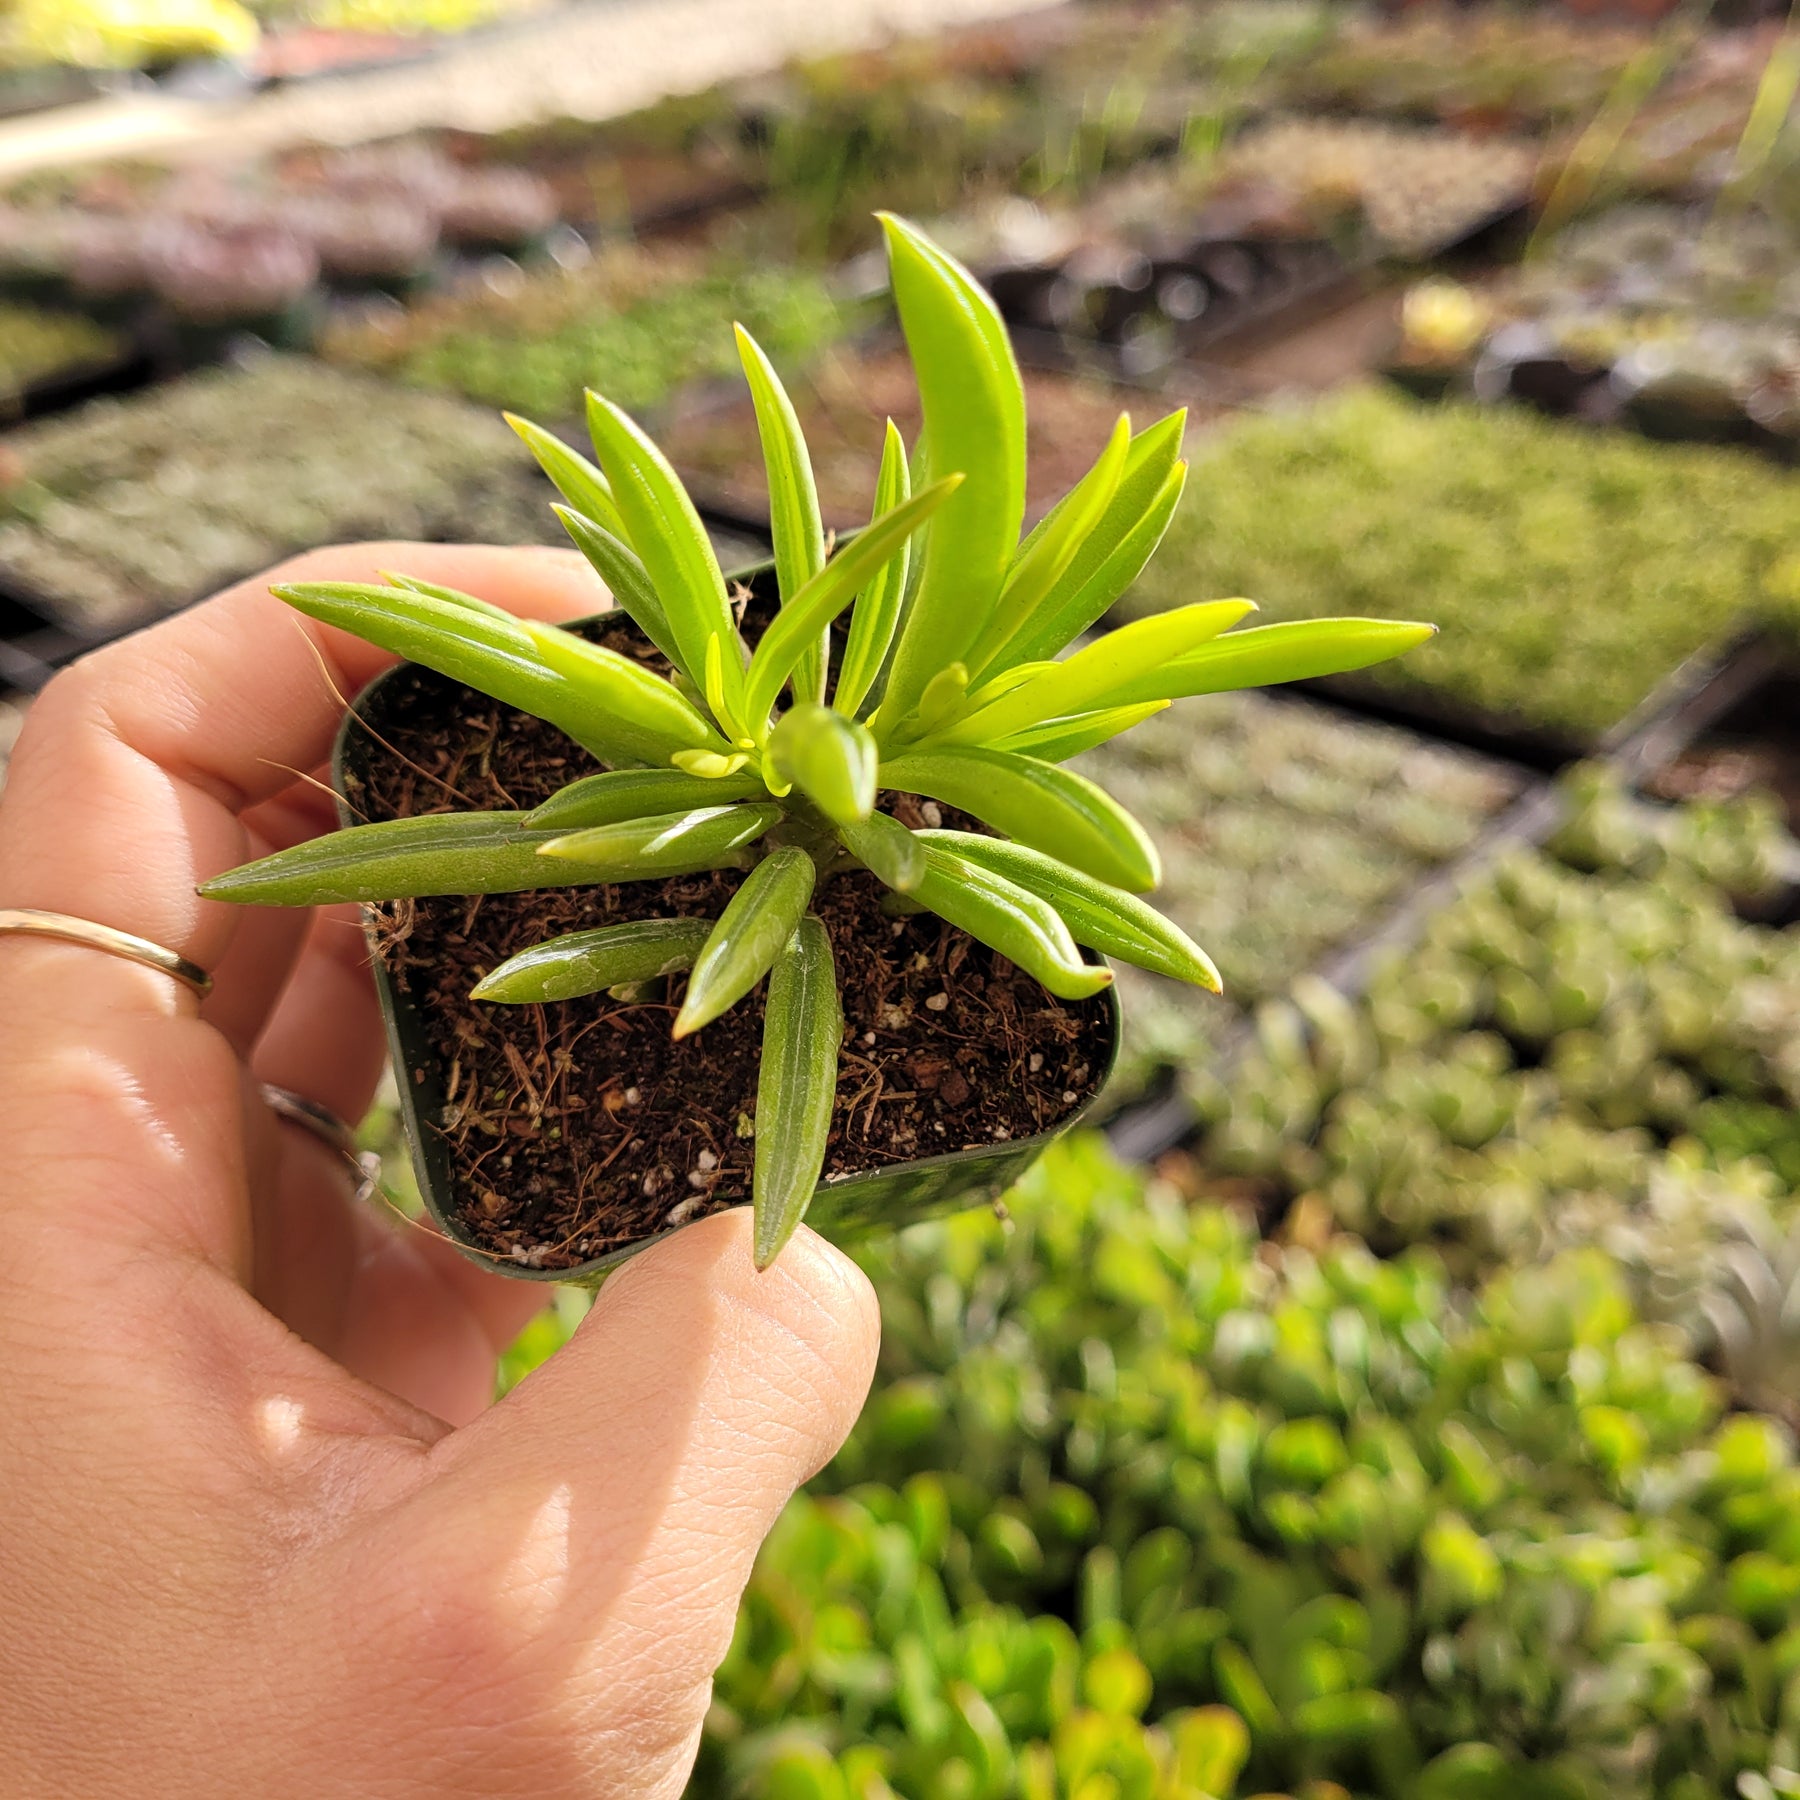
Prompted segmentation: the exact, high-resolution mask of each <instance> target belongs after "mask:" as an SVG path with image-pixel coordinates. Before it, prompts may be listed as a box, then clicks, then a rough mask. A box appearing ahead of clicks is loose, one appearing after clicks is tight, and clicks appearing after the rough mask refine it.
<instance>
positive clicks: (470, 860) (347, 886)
mask: <svg viewBox="0 0 1800 1800" xmlns="http://www.w3.org/2000/svg"><path fill="white" fill-rule="evenodd" d="M555 836H556V834H555V833H554V832H550V831H531V830H528V829H527V828H526V824H525V814H524V813H522V812H474V813H431V814H428V815H426V816H425V817H422V818H417V819H384V820H382V821H381V822H380V823H378V824H374V825H351V826H348V827H347V828H346V829H344V830H343V831H332V832H327V833H326V834H325V835H324V836H323V837H316V838H311V839H309V840H308V841H307V842H306V843H304V844H296V845H294V846H293V848H292V849H289V850H278V851H277V852H276V853H275V854H274V855H273V856H265V857H262V858H261V859H260V860H258V861H256V862H252V863H245V864H243V865H242V867H240V868H236V869H228V870H227V871H226V872H225V873H224V874H223V875H216V876H214V877H213V879H212V880H211V881H209V882H206V883H205V884H204V885H203V886H202V887H201V888H200V890H199V891H200V892H201V893H202V894H204V895H205V896H206V898H207V899H209V900H235V901H240V902H242V903H244V904H246V905H250V906H329V905H334V904H336V903H338V902H340V901H345V900H411V899H417V898H419V897H420V896H422V895H426V894H511V893H518V892H520V891H522V890H523V889H526V888H544V887H573V886H580V885H582V884H584V883H589V882H595V881H608V880H610V879H612V877H611V876H610V875H609V874H607V873H605V872H603V871H602V872H596V871H594V870H591V869H589V868H587V867H585V866H584V865H581V864H578V863H573V862H568V863H548V862H546V861H545V860H544V859H543V857H542V856H540V855H539V854H538V853H539V851H540V850H542V849H543V847H544V845H546V844H548V843H550V842H552V841H553V840H554V838H555Z"/></svg>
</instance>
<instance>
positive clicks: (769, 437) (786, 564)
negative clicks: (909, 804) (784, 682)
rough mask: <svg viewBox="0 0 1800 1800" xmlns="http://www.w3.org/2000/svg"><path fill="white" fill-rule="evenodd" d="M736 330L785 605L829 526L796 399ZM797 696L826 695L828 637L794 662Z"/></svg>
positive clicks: (819, 554)
mask: <svg viewBox="0 0 1800 1800" xmlns="http://www.w3.org/2000/svg"><path fill="white" fill-rule="evenodd" d="M735 330H736V332H737V343H738V359H739V361H741V362H742V363H743V365H744V377H745V379H746V380H747V381H748V382H749V383H750V399H751V403H752V404H753V405H754V407H755V409H756V431H757V436H758V437H759V438H760V439H761V441H762V453H763V467H764V469H765V470H766V471H767V473H768V478H769V531H770V535H771V536H772V537H773V539H774V546H775V581H776V586H777V587H778V588H779V590H780V593H781V603H782V605H783V606H786V605H787V604H788V602H789V601H791V600H792V599H793V598H794V597H795V596H796V595H797V594H798V593H799V592H800V590H801V589H802V588H803V587H805V586H806V584H807V583H808V582H809V581H811V580H812V578H813V577H814V576H815V575H817V574H818V572H819V571H820V570H821V569H822V568H824V566H825V526H824V524H823V522H822V521H821V520H820V518H819V491H818V488H817V487H816V486H815V485H814V482H813V469H812V457H811V455H810V454H809V453H808V451H807V448H806V438H805V436H804V435H803V434H802V432H801V430H800V420H799V417H798V415H797V414H796V413H795V411H794V403H793V401H791V400H790V399H789V398H788V392H787V389H786V388H785V387H783V386H782V385H781V377H780V376H779V375H777V374H776V373H775V365H774V364H773V363H772V362H770V361H769V359H768V357H767V356H765V355H764V354H763V350H762V346H761V345H760V344H758V343H757V341H756V340H755V339H754V338H753V337H752V336H751V335H750V334H749V332H747V331H746V330H745V329H744V328H743V326H741V325H739V326H736V327H735ZM793 683H794V698H795V699H796V700H812V701H820V700H823V699H824V698H825V638H824V634H823V633H821V634H820V636H819V639H818V641H817V642H816V643H814V644H810V645H808V646H807V647H806V648H805V649H804V650H803V651H802V652H801V653H800V658H799V660H798V661H797V662H796V663H795V664H794V673H793Z"/></svg>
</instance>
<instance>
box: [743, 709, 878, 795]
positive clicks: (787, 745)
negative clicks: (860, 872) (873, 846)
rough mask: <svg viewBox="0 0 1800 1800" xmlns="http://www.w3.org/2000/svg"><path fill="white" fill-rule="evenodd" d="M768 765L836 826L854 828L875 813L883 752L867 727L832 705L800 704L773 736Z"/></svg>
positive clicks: (781, 721) (788, 712)
mask: <svg viewBox="0 0 1800 1800" xmlns="http://www.w3.org/2000/svg"><path fill="white" fill-rule="evenodd" d="M769 760H770V762H771V763H772V764H773V766H774V769H775V772H776V774H777V775H779V776H781V777H782V778H783V779H785V780H787V781H790V782H792V783H793V785H794V786H795V787H797V788H799V790H800V791H801V793H803V794H804V795H805V796H806V797H807V799H809V800H810V801H811V802H812V803H813V805H815V806H816V807H817V808H818V809H819V811H820V812H822V813H823V814H824V815H825V816H826V818H828V819H829V820H830V821H831V822H832V824H834V825H854V824H855V823H856V822H857V821H858V820H861V819H866V818H867V817H868V816H869V815H870V813H872V812H873V811H874V810H875V775H876V770H877V768H878V766H879V764H880V762H881V752H880V750H879V749H878V748H877V747H876V743H875V740H874V738H873V737H871V736H870V735H869V732H868V729H867V727H865V726H862V725H859V724H858V723H857V722H856V721H855V720H854V719H847V718H845V717H844V715H843V714H842V713H840V712H833V711H832V710H831V708H830V707H828V706H811V705H807V704H804V703H802V704H800V705H796V706H793V707H790V708H789V709H788V710H787V711H786V712H785V713H783V714H782V716H781V718H780V720H779V721H778V722H777V724H776V726H775V729H774V731H773V732H771V733H770V734H769Z"/></svg>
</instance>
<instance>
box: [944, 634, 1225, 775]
mask: <svg viewBox="0 0 1800 1800" xmlns="http://www.w3.org/2000/svg"><path fill="white" fill-rule="evenodd" d="M1255 610H1256V609H1255V607H1254V606H1253V605H1252V604H1251V602H1250V601H1248V600H1201V601H1196V602H1195V603H1194V604H1193V605H1192V606H1178V607H1176V608H1175V609H1174V610H1173V611H1172V612H1166V613H1156V614H1154V615H1152V616H1151V617H1150V618H1147V619H1137V620H1134V621H1133V622H1132V623H1131V624H1129V625H1121V626H1120V627H1119V629H1118V630H1117V631H1109V632H1107V633H1106V634H1105V635H1104V636H1102V637H1100V638H1097V639H1096V640H1095V641H1094V642H1093V643H1091V644H1089V645H1087V647H1086V648H1085V649H1081V650H1077V651H1076V652H1075V654H1074V655H1073V656H1071V657H1070V658H1069V659H1068V660H1067V661H1066V662H1060V663H1057V664H1056V665H1055V667H1054V668H1050V669H1046V670H1045V671H1044V672H1043V673H1042V674H1041V675H1039V676H1038V677H1037V678H1036V679H1035V680H1032V681H1026V682H1022V683H1021V684H1020V685H1019V686H1018V687H1016V688H1014V689H1013V690H1012V692H1011V693H1009V694H1006V695H1003V696H1002V697H1001V698H1000V699H998V700H996V701H995V702H994V703H993V704H992V705H990V706H985V707H983V708H982V709H981V711H980V712H977V713H973V714H971V715H970V716H969V717H967V718H963V719H959V720H957V722H956V723H955V724H954V725H952V726H951V727H950V728H949V730H948V731H946V732H945V733H944V736H945V739H946V741H948V742H950V743H953V744H981V743H990V744H991V743H993V742H995V741H996V740H997V739H1000V738H1003V737H1013V736H1015V735H1016V734H1017V733H1019V732H1021V731H1024V730H1026V729H1027V728H1028V727H1030V726H1032V725H1037V724H1040V723H1042V722H1043V721H1044V720H1045V719H1057V718H1064V717H1066V716H1067V715H1068V714H1070V713H1078V712H1093V711H1095V710H1097V709H1099V708H1101V707H1107V706H1126V705H1129V704H1130V703H1131V702H1132V701H1134V700H1156V699H1165V698H1167V696H1166V695H1162V694H1153V693H1139V692H1137V691H1135V689H1134V684H1135V683H1138V682H1139V681H1140V680H1141V678H1142V677H1144V676H1146V675H1151V674H1154V673H1155V672H1157V671H1159V670H1162V669H1165V668H1166V667H1167V666H1168V665H1169V664H1170V663H1171V662H1173V661H1175V660H1176V659H1177V658H1178V657H1181V656H1183V655H1185V654H1186V653H1187V652H1188V651H1190V650H1192V649H1194V648H1195V647H1196V646H1198V645H1200V644H1203V643H1205V642H1206V641H1207V640H1208V639H1209V638H1215V637H1217V636H1218V635H1219V633H1220V632H1222V631H1227V630H1229V629H1230V628H1231V627H1232V626H1233V625H1235V624H1236V623H1237V622H1238V620H1239V619H1241V618H1243V616H1244V615H1245V614H1246V613H1249V612H1254V611H1255Z"/></svg>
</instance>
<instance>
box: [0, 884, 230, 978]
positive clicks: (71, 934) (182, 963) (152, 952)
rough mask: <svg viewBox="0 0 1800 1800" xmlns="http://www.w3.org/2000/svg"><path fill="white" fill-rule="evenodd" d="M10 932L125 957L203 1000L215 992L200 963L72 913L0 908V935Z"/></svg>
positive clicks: (30, 908) (125, 932)
mask: <svg viewBox="0 0 1800 1800" xmlns="http://www.w3.org/2000/svg"><path fill="white" fill-rule="evenodd" d="M7 932H17V933H20V934H22V935H23V936H26V937H42V938H60V939H62V941H63V942H64V943H68V944H85V945H86V946H87V948H88V949H90V950H104V951H105V952H106V953H107V955H108V956H122V957H124V958H125V960H126V961H127V962H134V963H141V964H142V965H143V966H144V967H145V968H146V969H155V970H157V971H158V973H160V974H163V975H169V976H172V977H173V978H174V979H175V980H177V981H179V982H180V983H181V984H182V985H183V986H184V987H188V988H191V989H192V990H193V991H194V992H195V993H196V994H198V995H199V996H200V998H201V999H202V1000H204V999H205V998H206V996H207V995H208V994H210V993H211V992H212V984H213V982H212V977H211V976H210V975H209V974H207V972H206V971H205V970H204V969H203V968H201V967H200V965H199V964H198V963H191V962H189V961H188V959H187V958H186V957H185V956H177V955H176V953H175V952H174V951H173V950H165V949H164V948H163V946H162V945H161V944H153V943H151V941H150V940H149V939H148V938H141V937H136V936H134V935H133V934H132V933H131V932H129V931H118V930H116V929H115V928H114V927H113V926H111V925H98V924H96V923H95V922H94V921H93V920H92V919H78V918H76V917H75V916H74V915H73V914H72V913H58V912H39V911H37V910H36V909H35V908H32V907H0V934H5V933H7Z"/></svg>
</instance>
